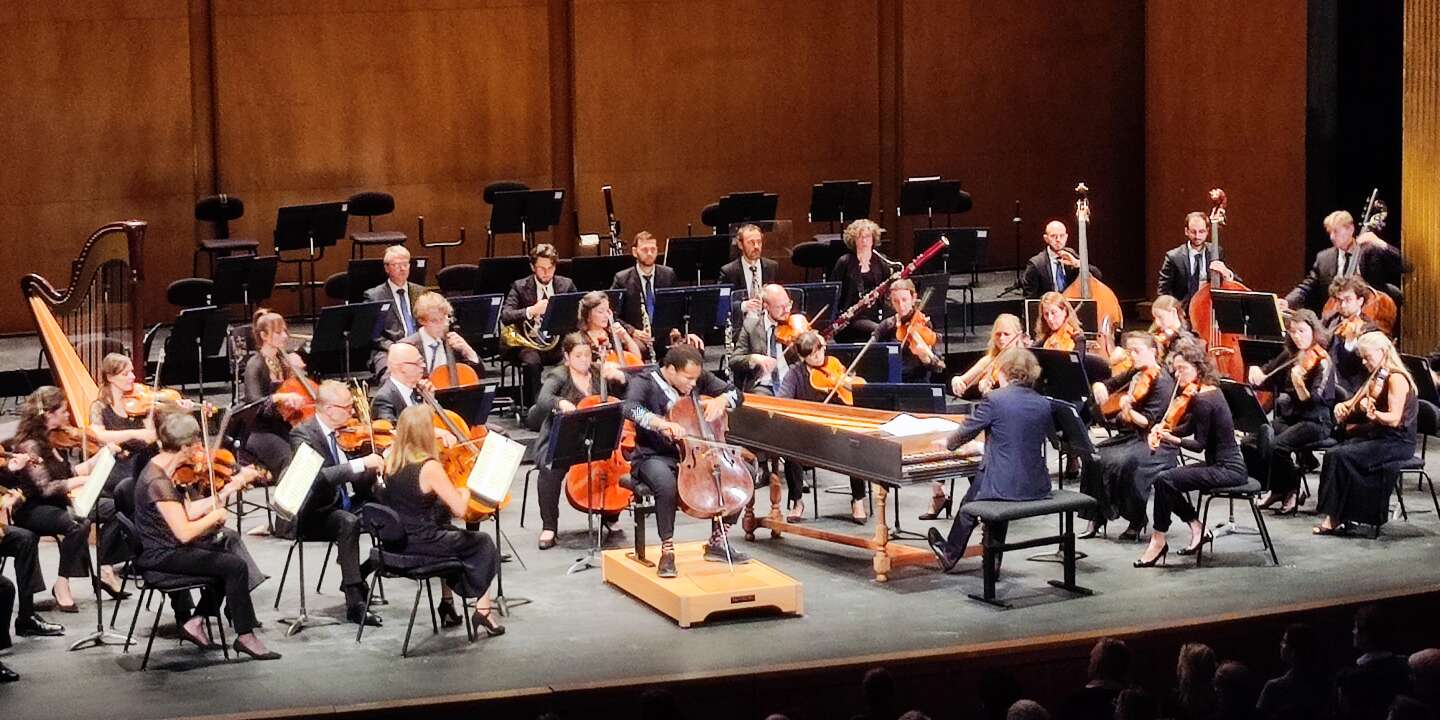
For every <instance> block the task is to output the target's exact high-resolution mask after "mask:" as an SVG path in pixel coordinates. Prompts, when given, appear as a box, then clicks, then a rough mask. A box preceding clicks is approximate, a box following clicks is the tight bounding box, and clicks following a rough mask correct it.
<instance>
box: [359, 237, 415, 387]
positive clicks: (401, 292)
mask: <svg viewBox="0 0 1440 720" xmlns="http://www.w3.org/2000/svg"><path fill="white" fill-rule="evenodd" d="M385 278H386V279H385V282H383V283H380V284H379V285H376V286H375V287H373V288H370V289H369V290H366V291H365V302H389V303H390V312H388V313H386V314H385V329H384V330H383V331H382V332H381V334H380V339H379V341H378V342H377V343H376V344H375V351H374V352H373V353H371V354H370V369H371V370H372V371H373V372H374V375H375V378H376V379H377V380H378V379H379V378H381V377H383V376H384V375H385V352H386V351H387V350H389V349H390V343H393V342H395V341H397V340H399V339H400V338H403V337H405V336H406V335H409V334H410V333H413V332H415V328H416V327H417V325H416V324H415V313H414V303H415V299H416V298H418V297H420V295H422V294H423V293H424V292H425V286H423V285H417V284H415V283H412V282H410V251H409V250H406V249H405V246H404V245H391V246H390V247H388V248H385Z"/></svg>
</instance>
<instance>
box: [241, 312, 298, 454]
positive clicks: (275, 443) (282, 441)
mask: <svg viewBox="0 0 1440 720" xmlns="http://www.w3.org/2000/svg"><path fill="white" fill-rule="evenodd" d="M250 334H251V336H252V337H251V346H250V347H251V350H252V352H251V354H250V358H249V359H248V360H246V361H245V370H244V373H243V377H244V383H243V385H242V387H241V389H240V402H241V403H244V404H249V403H255V402H259V403H263V404H262V405H261V407H260V411H259V412H258V413H257V414H256V415H255V420H254V421H253V422H252V423H251V424H250V427H249V428H248V429H249V432H248V433H247V434H246V436H245V447H244V448H242V450H243V452H244V454H245V455H246V456H247V457H248V458H252V459H254V460H255V461H256V462H258V463H260V464H261V465H263V466H264V467H265V469H266V470H269V471H270V476H271V477H276V478H278V477H280V473H281V471H283V470H284V469H285V466H286V465H288V464H290V440H289V437H290V427H291V423H290V420H287V419H286V418H287V416H292V414H293V417H297V418H298V417H299V413H300V409H301V408H302V407H304V406H305V405H306V404H307V401H309V400H313V398H306V397H305V396H304V395H303V394H301V393H298V392H290V391H288V390H287V391H284V392H276V391H277V390H278V389H279V388H280V386H281V385H282V384H284V383H285V381H286V380H289V379H291V378H293V377H295V370H296V369H297V368H299V369H300V370H301V371H302V372H303V371H304V368H305V362H304V361H303V360H301V359H300V356H299V355H297V354H295V353H293V352H290V351H289V350H288V349H286V345H287V343H289V341H290V328H289V326H288V325H287V324H286V323H285V318H284V317H281V315H280V313H277V312H273V311H271V310H266V309H264V308H261V309H259V310H256V311H255V318H254V320H253V321H252V322H251V325H250Z"/></svg>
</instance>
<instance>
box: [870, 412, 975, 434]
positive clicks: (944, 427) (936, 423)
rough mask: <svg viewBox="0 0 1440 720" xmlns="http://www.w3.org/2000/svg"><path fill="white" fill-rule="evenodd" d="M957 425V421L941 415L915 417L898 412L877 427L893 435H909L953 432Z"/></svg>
mask: <svg viewBox="0 0 1440 720" xmlns="http://www.w3.org/2000/svg"><path fill="white" fill-rule="evenodd" d="M959 427H960V425H959V423H956V422H955V421H953V420H947V419H945V418H941V417H929V418H917V417H915V416H914V415H910V414H907V413H900V414H899V415H896V416H895V419H894V420H891V421H890V422H887V423H885V424H884V425H881V426H880V428H879V429H880V431H881V432H884V433H888V434H889V435H891V436H893V437H910V436H911V435H925V434H928V433H939V432H953V431H954V430H956V429H958V428H959Z"/></svg>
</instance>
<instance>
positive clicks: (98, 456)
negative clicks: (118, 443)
mask: <svg viewBox="0 0 1440 720" xmlns="http://www.w3.org/2000/svg"><path fill="white" fill-rule="evenodd" d="M113 469H115V456H114V455H113V454H111V452H110V448H108V447H106V448H100V452H98V453H95V465H94V466H92V467H91V468H90V479H89V480H87V481H85V484H84V485H83V486H82V487H81V488H80V495H79V496H78V497H76V498H75V515H76V516H78V517H82V518H85V517H90V511H91V510H94V509H95V501H96V500H99V499H100V491H101V490H104V489H105V481H106V480H107V479H108V478H109V477H110V471H111V470H113Z"/></svg>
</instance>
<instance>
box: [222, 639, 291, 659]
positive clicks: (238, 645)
mask: <svg viewBox="0 0 1440 720" xmlns="http://www.w3.org/2000/svg"><path fill="white" fill-rule="evenodd" d="M230 647H232V648H234V649H235V652H237V653H240V654H241V655H249V656H250V659H251V660H279V659H280V653H277V652H275V651H274V650H266V651H265V652H263V653H257V652H255V651H254V650H251V649H250V648H247V647H245V644H244V643H242V642H240V638H235V644H234V645H231V646H230Z"/></svg>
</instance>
